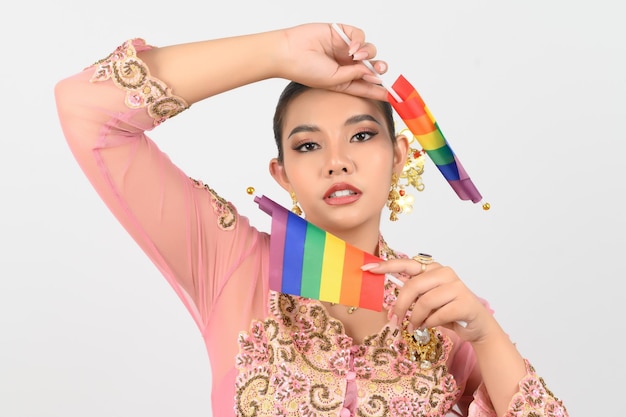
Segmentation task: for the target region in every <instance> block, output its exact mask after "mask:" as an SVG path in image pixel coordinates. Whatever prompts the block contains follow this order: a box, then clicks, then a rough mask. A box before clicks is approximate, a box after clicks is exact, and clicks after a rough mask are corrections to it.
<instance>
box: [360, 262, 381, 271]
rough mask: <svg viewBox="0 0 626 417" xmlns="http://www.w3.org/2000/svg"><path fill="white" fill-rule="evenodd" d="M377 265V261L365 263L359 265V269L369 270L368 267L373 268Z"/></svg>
mask: <svg viewBox="0 0 626 417" xmlns="http://www.w3.org/2000/svg"><path fill="white" fill-rule="evenodd" d="M377 266H378V264H377V263H372V264H365V265H363V266H362V267H361V271H369V270H370V269H374V268H376V267H377Z"/></svg>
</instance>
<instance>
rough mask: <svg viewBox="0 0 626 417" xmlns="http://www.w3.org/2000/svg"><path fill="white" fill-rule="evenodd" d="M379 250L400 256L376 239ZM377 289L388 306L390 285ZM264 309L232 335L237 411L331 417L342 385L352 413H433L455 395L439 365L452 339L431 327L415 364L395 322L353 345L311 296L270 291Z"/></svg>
mask: <svg viewBox="0 0 626 417" xmlns="http://www.w3.org/2000/svg"><path fill="white" fill-rule="evenodd" d="M379 256H380V257H381V258H383V259H392V258H396V257H402V256H404V255H400V254H397V253H395V252H393V251H392V250H391V249H389V248H388V247H387V245H386V243H385V242H384V240H382V238H381V239H380V246H379ZM385 293H386V296H385V300H386V302H387V304H388V305H389V306H390V307H392V306H393V305H394V303H395V300H396V297H397V288H396V287H395V285H393V284H392V285H390V286H386V288H385ZM269 311H270V313H269V317H268V318H266V319H265V320H263V321H254V322H253V323H252V325H251V327H250V330H249V331H248V332H245V331H243V332H241V333H240V335H239V346H240V349H239V355H237V359H236V367H237V368H238V370H239V375H238V376H237V379H236V383H235V413H236V415H238V416H257V417H260V416H316V417H321V416H337V415H339V412H340V411H342V409H343V408H344V407H346V403H345V401H346V399H347V397H346V395H347V394H348V387H350V390H351V392H352V394H351V395H356V398H354V399H352V400H350V401H355V402H354V403H353V405H354V407H356V408H355V409H354V410H353V412H354V413H356V414H355V415H358V416H362V417H369V416H381V417H382V416H393V415H420V416H423V417H427V416H441V415H444V414H445V413H446V412H447V411H448V410H449V409H450V408H451V407H452V405H453V404H454V403H455V402H456V400H457V399H458V398H459V396H460V395H461V392H460V390H459V388H458V386H457V384H456V381H455V380H454V377H453V376H452V375H451V374H450V373H449V372H448V369H447V367H446V361H447V358H448V355H449V353H450V350H451V348H452V344H451V342H450V339H449V338H448V337H447V336H446V335H445V334H443V333H441V332H439V331H436V330H435V335H436V338H437V340H438V355H437V360H436V362H434V363H433V366H432V367H431V368H430V369H421V368H420V367H419V364H417V363H416V362H414V361H412V360H410V359H409V355H410V349H409V346H408V345H407V343H406V341H405V340H404V338H403V337H402V335H401V331H400V330H401V329H399V328H396V327H391V326H390V325H387V326H385V327H384V328H383V329H382V330H381V331H380V332H378V333H376V334H373V335H371V336H369V337H368V338H366V339H365V340H364V341H363V343H362V344H360V345H353V339H352V338H350V337H349V336H347V335H346V334H345V329H344V327H343V324H342V323H341V322H340V321H339V320H337V319H335V318H333V317H331V316H330V315H329V314H328V312H327V311H326V309H325V308H324V307H323V305H322V304H321V303H320V302H319V301H316V300H311V299H306V298H301V297H296V296H292V295H288V294H282V293H277V292H274V291H270V297H269ZM407 413H408V414H407Z"/></svg>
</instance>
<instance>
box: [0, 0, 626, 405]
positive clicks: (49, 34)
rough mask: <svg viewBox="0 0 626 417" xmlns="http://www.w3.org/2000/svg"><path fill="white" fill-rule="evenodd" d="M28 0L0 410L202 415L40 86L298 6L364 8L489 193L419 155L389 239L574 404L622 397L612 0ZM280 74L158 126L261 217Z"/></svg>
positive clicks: (194, 342)
mask: <svg viewBox="0 0 626 417" xmlns="http://www.w3.org/2000/svg"><path fill="white" fill-rule="evenodd" d="M39 3H42V4H36V3H33V2H10V3H9V5H8V6H5V8H4V11H3V12H2V14H1V17H0V23H1V24H0V34H1V35H2V39H3V47H2V58H1V60H2V65H1V66H0V75H1V78H0V83H1V85H0V87H1V91H2V93H3V96H4V98H3V99H2V104H1V106H2V113H1V114H2V134H1V135H0V140H1V141H2V148H1V149H2V150H1V151H0V196H1V197H0V199H1V204H0V249H1V250H0V416H2V417H18V416H19V417H27V416H37V417H48V416H55V417H79V416H80V417H83V416H91V417H96V416H103V417H104V416H106V417H110V416H173V415H176V416H208V415H210V384H211V380H210V372H209V371H210V368H209V363H208V359H207V355H206V352H205V349H204V346H203V343H202V340H201V338H200V335H199V332H198V331H197V329H196V327H195V324H194V323H193V321H192V320H191V318H190V316H189V315H188V314H187V312H186V311H185V309H184V307H183V305H182V303H181V302H179V300H178V299H177V298H176V296H175V294H174V292H173V291H171V289H170V288H169V287H168V286H167V284H166V282H165V280H164V279H162V278H161V276H160V275H159V273H158V271H157V270H156V268H155V267H153V266H152V264H151V263H149V261H148V260H147V258H146V257H145V256H144V255H143V253H142V252H141V251H140V250H139V249H138V247H137V246H136V244H135V243H134V242H133V241H131V239H130V237H128V235H127V234H126V233H125V232H124V231H123V230H122V228H121V227H120V226H119V225H118V223H117V222H116V221H115V220H114V219H113V216H112V215H111V214H110V213H109V212H108V211H107V209H106V208H105V207H104V205H103V204H102V203H101V202H100V201H99V199H98V197H97V196H96V194H95V192H94V191H93V190H92V189H91V188H90V186H89V184H88V182H87V180H86V179H85V177H84V176H83V175H82V173H81V171H80V170H79V168H78V165H77V164H76V162H75V161H74V160H73V159H72V156H71V154H70V152H69V150H68V148H67V146H66V144H65V142H64V139H63V136H62V133H61V130H60V127H59V123H58V120H57V116H56V110H55V106H54V98H53V86H54V84H55V83H56V82H57V81H58V80H60V79H61V78H63V77H65V76H69V75H71V74H73V73H75V72H77V71H79V70H81V69H82V68H83V67H85V66H87V65H88V64H91V63H92V62H93V61H95V60H96V59H99V58H102V57H104V56H106V55H107V54H108V53H109V52H110V51H112V49H113V48H114V47H116V46H117V45H118V44H120V43H121V42H122V41H124V40H126V39H128V38H132V37H143V38H145V39H146V40H147V41H148V43H151V44H153V45H159V46H164V45H167V44H174V43H182V42H187V41H196V40H202V39H209V38H215V37H224V36H229V35H236V34H243V33H248V32H256V31H264V30H270V29H275V28H280V27H285V26H291V25H295V24H299V23H305V22H312V21H325V22H340V23H349V24H353V25H356V26H359V27H361V28H363V29H365V30H366V33H367V34H368V39H369V40H370V41H372V42H375V43H376V44H377V46H378V50H379V57H380V58H382V59H385V60H387V61H388V63H389V64H390V66H391V70H390V75H389V77H388V78H385V79H386V80H392V81H393V79H395V75H397V74H399V73H402V74H403V75H405V76H406V77H407V78H408V79H409V81H411V82H412V83H413V85H414V86H416V87H417V89H418V90H419V91H420V93H421V94H422V96H423V98H424V99H425V100H426V102H427V104H428V105H429V107H430V109H431V111H432V112H433V114H434V115H435V117H436V118H437V120H438V122H439V124H440V126H441V128H442V130H443V132H444V134H445V135H446V137H447V138H448V141H449V142H450V144H451V145H452V147H453V149H454V150H455V152H456V153H457V155H458V156H459V158H460V160H461V161H462V162H463V165H464V166H465V168H466V169H467V171H468V173H469V174H470V176H471V177H472V178H473V180H474V183H475V184H476V185H477V186H478V188H479V189H480V191H481V192H482V194H483V195H484V197H485V200H486V201H489V202H490V203H491V205H492V209H491V210H490V211H488V212H484V211H483V210H481V208H480V206H479V205H473V204H472V203H469V202H464V201H460V200H459V199H458V198H457V197H456V195H455V194H454V193H453V192H452V190H451V189H450V188H449V186H448V185H447V183H446V182H445V181H444V180H443V177H442V176H441V175H440V174H439V173H438V171H437V170H436V168H435V166H434V164H432V163H431V161H428V162H427V165H426V169H427V172H426V173H425V176H424V180H425V183H426V191H424V192H423V193H421V194H419V195H416V199H417V203H416V210H415V211H414V212H413V213H412V214H411V215H409V216H403V218H402V220H401V221H399V222H397V223H394V224H391V223H388V222H384V225H383V226H382V227H383V233H384V235H385V237H386V239H387V241H388V242H389V243H390V245H391V246H392V247H394V248H396V249H398V250H401V251H405V252H409V253H416V252H418V251H424V252H429V253H433V254H434V255H435V256H436V258H437V259H438V260H440V261H441V262H443V263H447V264H450V265H452V266H454V267H455V269H456V270H457V272H458V273H459V275H460V276H461V277H462V278H463V279H464V281H466V283H467V284H468V285H469V286H470V287H471V288H472V289H473V290H474V291H475V292H476V293H478V294H479V295H481V296H483V297H484V298H486V299H488V300H489V301H490V302H491V305H492V307H493V308H494V309H495V311H496V313H495V314H496V317H497V318H498V319H499V321H500V323H501V324H502V326H503V327H504V328H505V329H506V331H507V332H508V333H509V334H510V335H511V337H512V339H513V340H514V341H516V342H517V345H518V347H519V349H520V350H521V352H522V353H523V355H524V356H526V357H527V358H529V359H530V360H531V362H532V363H533V364H534V365H535V367H536V368H537V370H538V372H539V373H540V374H541V375H542V376H543V377H544V378H545V380H546V382H547V383H548V386H549V387H550V388H551V389H552V390H553V391H554V392H555V394H556V395H557V396H558V397H559V398H561V399H563V400H564V401H565V403H566V405H567V406H568V409H569V411H570V414H571V415H572V416H608V415H615V416H621V415H624V411H623V410H622V409H623V404H622V403H623V388H624V382H623V377H624V375H623V374H624V370H625V368H626V367H625V359H624V353H623V348H622V344H621V343H620V340H621V339H622V338H623V336H624V335H623V330H624V327H625V326H624V317H625V314H624V313H625V311H626V310H625V307H624V304H625V303H624V297H623V293H624V290H623V285H624V282H623V281H624V275H625V274H624V268H623V263H624V249H626V245H625V243H626V242H625V238H624V232H625V224H624V223H625V222H624V214H623V212H624V210H623V209H624V207H623V203H622V197H623V194H624V191H625V189H626V187H625V186H624V174H623V168H622V163H623V162H622V161H623V160H624V156H625V154H626V145H625V144H624V141H625V140H626V127H625V123H626V104H625V102H624V97H625V96H626V76H625V75H624V74H626V55H625V53H626V48H625V46H624V43H625V40H626V29H624V28H625V26H624V23H623V12H621V11H620V7H621V6H619V2H617V1H613V2H609V1H594V2H582V1H576V2H572V1H550V2H549V1H537V0H534V1H526V2H518V3H517V4H511V2H501V1H495V0H494V1H491V0H490V1H474V2H469V1H446V2H443V1H439V2H435V1H429V2H427V1H412V2H405V4H406V6H400V4H401V3H400V2H391V1H390V2H380V1H379V2H363V1H358V2H357V1H314V2H306V3H305V2H295V1H274V2H260V1H233V0H231V1H228V2H215V3H208V2H191V1H185V0H181V1H176V2H169V3H168V4H167V5H165V4H163V5H161V6H158V5H155V3H154V2H144V3H143V4H142V3H141V2H125V1H119V0H113V1H110V2H105V3H94V2H75V4H70V2H68V1H54V2H42V1H40V2H39ZM394 4H398V6H394ZM216 65H218V63H217V62H216ZM250 65H254V62H250ZM283 85H284V81H282V80H273V81H267V82H263V83H260V84H256V85H253V86H248V87H244V88H241V89H240V90H237V91H235V92H230V93H227V94H224V95H222V96H219V97H216V98H214V99H212V100H210V101H207V102H204V103H199V104H196V105H194V106H193V107H192V109H191V110H189V111H187V112H185V113H183V114H181V115H179V116H177V117H176V118H174V119H172V120H171V121H169V122H168V123H166V124H165V125H163V126H162V127H160V128H159V129H157V130H156V131H155V132H153V134H152V137H153V138H154V139H155V140H156V141H157V143H159V145H160V146H161V147H162V149H163V150H164V151H165V152H167V153H168V154H169V155H170V157H171V158H172V160H174V161H175V162H176V163H177V164H178V165H180V166H181V167H183V168H184V169H185V170H186V172H187V173H188V174H189V175H190V176H193V177H196V178H200V179H202V180H204V181H205V182H207V183H209V184H210V185H211V186H212V187H214V188H215V189H217V190H218V192H220V193H221V194H222V195H223V196H225V197H226V198H227V199H229V200H231V201H233V202H234V203H235V204H236V205H237V206H238V208H239V210H240V212H242V213H243V214H246V215H248V216H249V217H251V218H252V220H253V223H255V224H257V226H258V227H259V228H261V229H264V230H267V227H268V225H269V218H268V216H267V215H265V214H264V213H262V212H261V211H260V210H258V208H257V206H256V205H255V204H253V202H252V198H251V197H250V196H248V195H247V194H246V193H245V189H246V187H248V186H254V187H255V188H256V189H257V192H258V193H260V194H266V195H268V196H270V197H271V198H274V199H275V200H277V201H279V202H281V203H282V204H284V205H288V204H289V199H288V196H286V195H285V194H284V192H282V191H281V190H280V189H279V188H278V187H277V186H276V185H274V184H273V182H272V181H273V180H272V179H271V177H270V176H269V174H268V173H267V161H268V160H269V159H270V158H271V157H273V156H274V154H275V150H274V145H273V139H272V132H271V115H272V112H273V107H274V105H275V102H276V99H277V96H278V94H279V91H280V89H281V88H282V86H283ZM240 115H243V116H240Z"/></svg>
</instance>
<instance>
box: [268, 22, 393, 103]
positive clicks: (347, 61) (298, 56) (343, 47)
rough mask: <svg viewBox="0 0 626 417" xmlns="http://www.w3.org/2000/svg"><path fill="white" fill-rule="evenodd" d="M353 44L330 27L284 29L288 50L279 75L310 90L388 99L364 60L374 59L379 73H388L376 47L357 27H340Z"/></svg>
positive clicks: (282, 54) (283, 52) (281, 52)
mask: <svg viewBox="0 0 626 417" xmlns="http://www.w3.org/2000/svg"><path fill="white" fill-rule="evenodd" d="M339 27H340V28H342V29H343V31H344V32H345V34H346V35H347V36H348V38H350V39H351V41H352V42H351V43H350V45H349V46H348V45H347V44H346V42H345V41H344V40H343V39H342V38H341V36H340V35H339V34H338V33H337V32H336V31H335V30H334V29H333V27H332V26H331V25H330V24H324V23H310V24H304V25H299V26H294V27H291V28H288V29H285V30H284V35H285V39H286V42H285V48H284V49H280V50H279V51H278V53H279V55H280V56H279V61H278V62H280V63H281V65H280V68H278V75H279V76H280V77H281V78H285V79H288V80H293V81H296V82H299V83H301V84H305V85H308V86H310V87H316V88H325V89H329V90H334V91H340V92H344V93H348V94H353V95H357V96H362V97H366V98H372V99H377V100H386V97H387V90H386V89H385V88H384V87H382V86H381V85H380V84H382V81H381V80H380V79H379V78H378V77H376V74H373V73H372V72H371V71H370V70H369V69H368V68H367V67H366V66H365V65H364V64H363V63H361V62H360V60H364V59H365V60H371V63H372V64H373V65H374V68H375V69H376V71H377V72H378V73H379V74H384V73H385V72H386V71H387V64H386V63H385V62H384V61H376V60H373V58H374V57H375V56H376V47H375V46H374V44H371V43H368V42H366V41H365V33H364V32H363V31H362V30H361V29H359V28H356V27H354V26H349V25H339Z"/></svg>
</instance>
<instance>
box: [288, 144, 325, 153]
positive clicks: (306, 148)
mask: <svg viewBox="0 0 626 417" xmlns="http://www.w3.org/2000/svg"><path fill="white" fill-rule="evenodd" d="M294 149H295V150H296V151H298V152H310V151H314V150H316V149H319V145H318V144H317V143H315V142H305V143H302V144H300V145H298V146H296V147H295V148H294Z"/></svg>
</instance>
